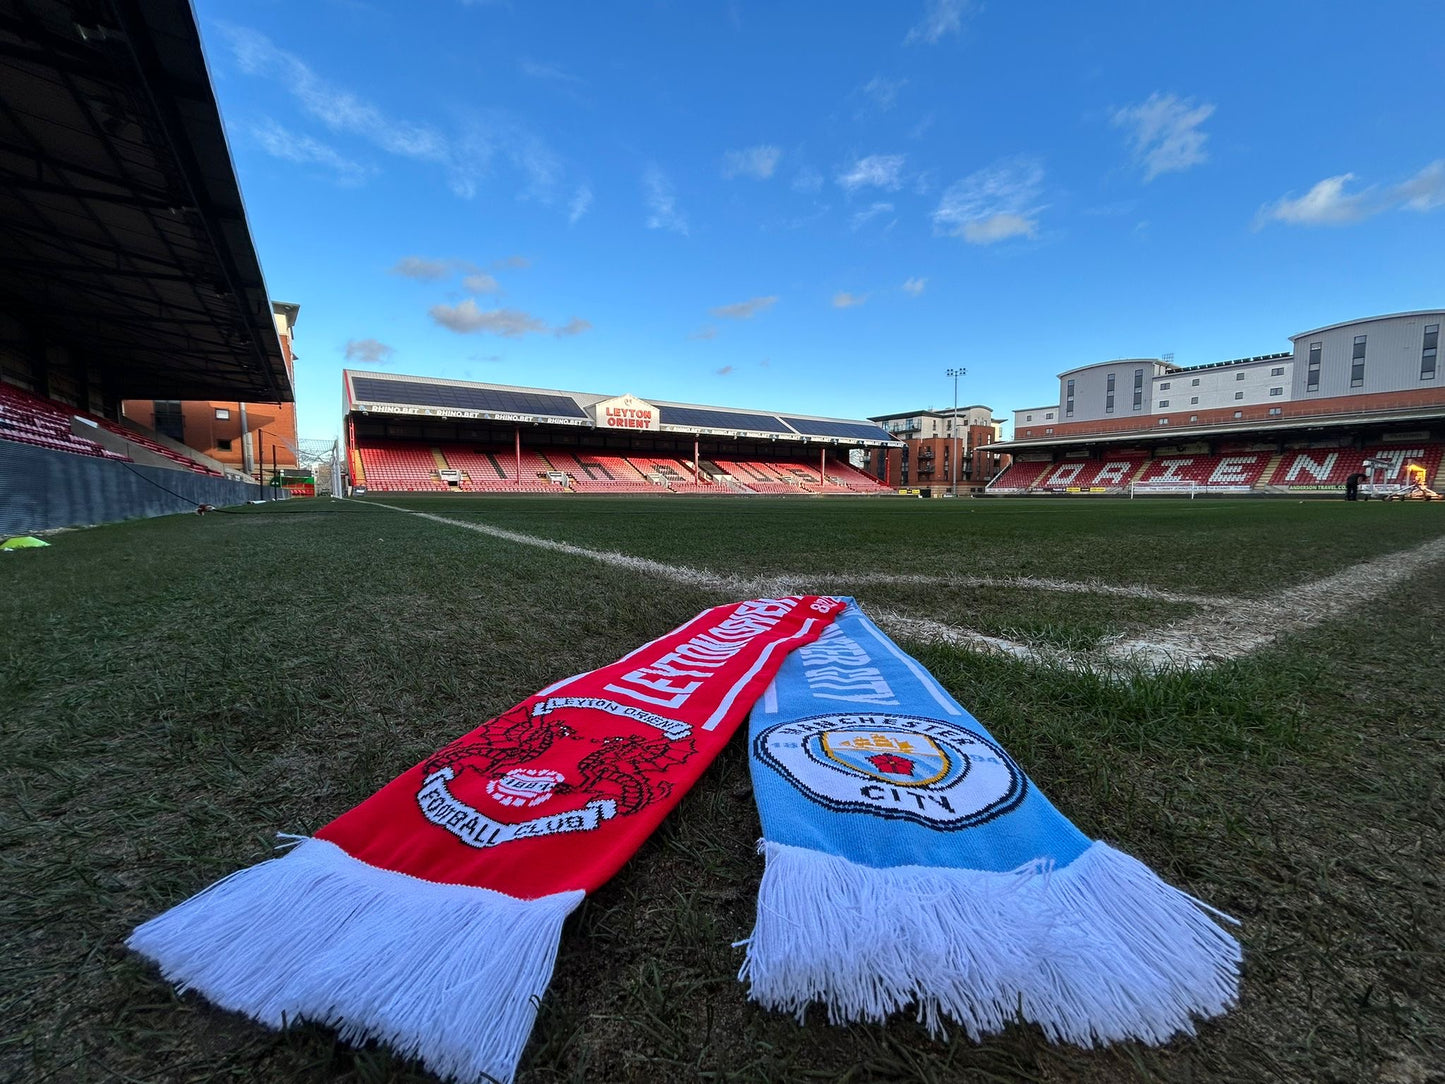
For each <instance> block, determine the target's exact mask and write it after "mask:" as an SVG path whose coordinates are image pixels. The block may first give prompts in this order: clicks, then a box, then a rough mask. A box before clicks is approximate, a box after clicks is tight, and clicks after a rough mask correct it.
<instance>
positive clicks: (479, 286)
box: [462, 271, 501, 294]
mask: <svg viewBox="0 0 1445 1084" xmlns="http://www.w3.org/2000/svg"><path fill="white" fill-rule="evenodd" d="M462 289H463V290H466V291H467V293H469V294H494V293H496V292H497V291H498V290H500V289H501V287H500V286H498V285H497V280H496V279H494V278H493V277H492V276H491V275H488V274H487V273H486V272H484V271H478V272H477V273H476V274H475V275H468V276H467V277H466V278H464V279H462Z"/></svg>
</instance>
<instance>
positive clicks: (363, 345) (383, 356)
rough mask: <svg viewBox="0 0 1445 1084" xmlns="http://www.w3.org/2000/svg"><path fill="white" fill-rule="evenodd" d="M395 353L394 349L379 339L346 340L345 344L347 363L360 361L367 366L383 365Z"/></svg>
mask: <svg viewBox="0 0 1445 1084" xmlns="http://www.w3.org/2000/svg"><path fill="white" fill-rule="evenodd" d="M395 353H396V348H395V347H392V346H388V345H387V344H386V343H384V342H382V341H381V340H380V339H348V340H347V343H346V360H347V361H360V362H365V363H366V364H367V365H385V364H386V363H387V362H389V361H390V360H391V359H392V356H393V355H394V354H395Z"/></svg>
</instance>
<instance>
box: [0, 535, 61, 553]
mask: <svg viewBox="0 0 1445 1084" xmlns="http://www.w3.org/2000/svg"><path fill="white" fill-rule="evenodd" d="M48 545H50V543H49V542H42V541H41V540H40V539H38V538H32V537H31V536H29V535H22V536H21V537H19V538H7V539H6V540H5V541H4V542H0V550H28V549H33V548H34V547H36V546H48Z"/></svg>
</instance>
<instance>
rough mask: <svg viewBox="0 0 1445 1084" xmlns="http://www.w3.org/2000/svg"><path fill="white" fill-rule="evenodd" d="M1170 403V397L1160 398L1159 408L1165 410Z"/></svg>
mask: <svg viewBox="0 0 1445 1084" xmlns="http://www.w3.org/2000/svg"><path fill="white" fill-rule="evenodd" d="M1168 405H1169V400H1168V399H1160V400H1159V409H1160V410H1163V409H1164V408H1165V407H1167V406H1168Z"/></svg>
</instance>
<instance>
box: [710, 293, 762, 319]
mask: <svg viewBox="0 0 1445 1084" xmlns="http://www.w3.org/2000/svg"><path fill="white" fill-rule="evenodd" d="M777 303H778V298H777V295H776V294H773V295H771V296H769V297H750V298H748V299H747V300H746V301H736V302H734V303H733V304H731V305H719V306H718V307H717V308H715V309H710V310H709V311H710V312H711V313H712V314H713V315H714V316H716V317H718V318H720V319H723V320H751V319H752V318H753V317H754V316H756V315H757V314H758V313H760V312H767V311H768V310H769V309H771V308H772V307H773V306H774V305H776V304H777Z"/></svg>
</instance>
